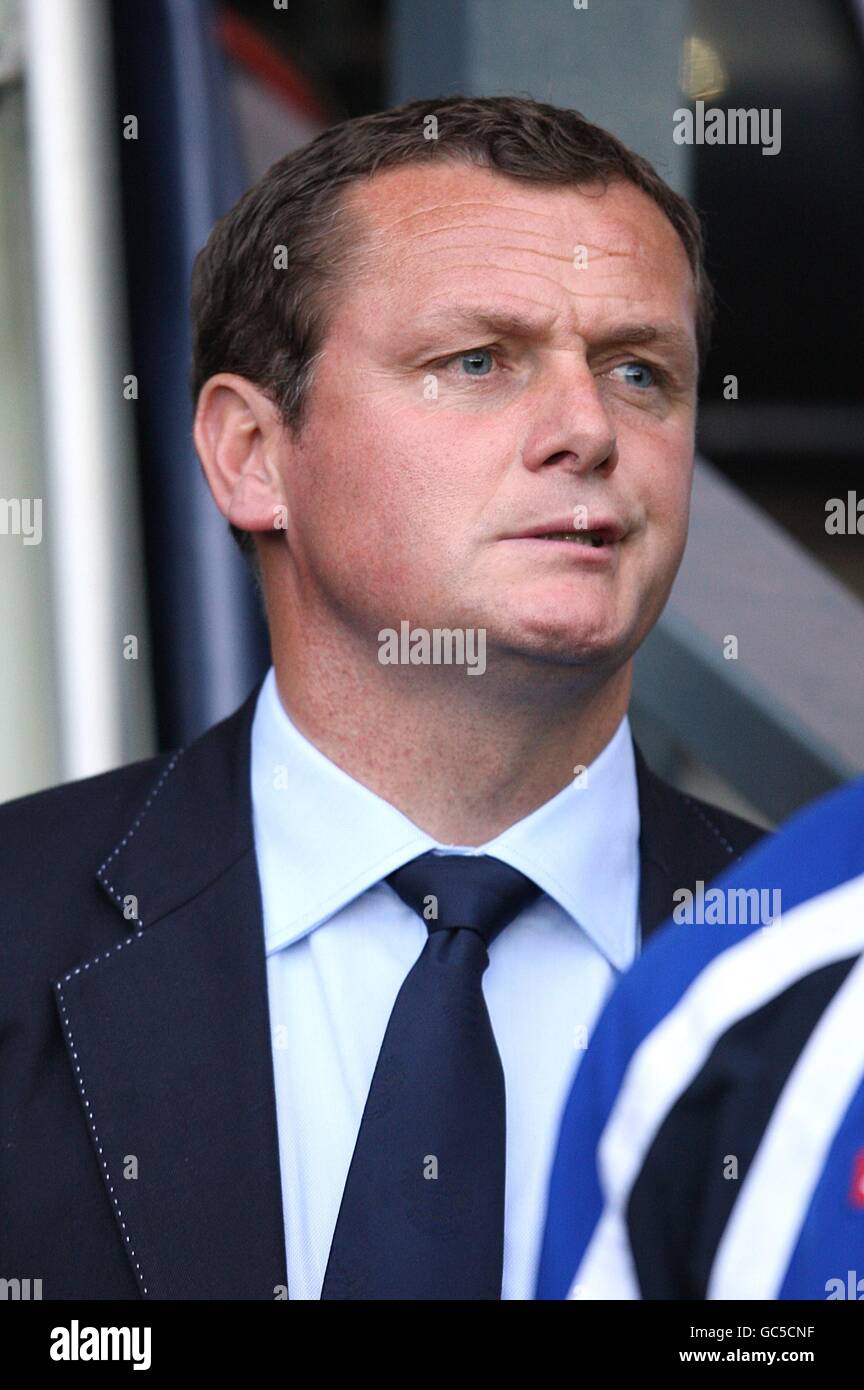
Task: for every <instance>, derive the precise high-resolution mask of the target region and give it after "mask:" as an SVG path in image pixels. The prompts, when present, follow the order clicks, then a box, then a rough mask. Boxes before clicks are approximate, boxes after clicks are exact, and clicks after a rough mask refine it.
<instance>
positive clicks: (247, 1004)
mask: <svg viewBox="0 0 864 1390" xmlns="http://www.w3.org/2000/svg"><path fill="white" fill-rule="evenodd" d="M258 689H259V687H258V686H256V688H255V689H254V690H253V691H252V693H251V694H250V696H249V697H248V699H247V700H246V702H245V703H244V704H243V705H242V706H241V707H240V709H239V710H237V711H236V712H235V713H234V714H232V715H231V716H230V717H229V718H228V719H226V720H223V721H222V722H221V723H220V724H217V725H215V726H214V727H213V728H212V729H209V730H208V731H207V732H206V733H205V734H204V735H203V736H202V737H201V738H199V739H197V740H196V741H195V742H194V743H192V744H191V745H189V747H188V748H186V749H184V750H181V751H180V752H176V753H172V754H162V755H160V756H158V757H156V758H151V759H148V760H147V761H144V762H139V763H135V764H133V765H131V766H129V767H124V768H120V769H119V770H117V771H114V772H109V773H106V774H104V775H102V776H99V777H92V778H88V779H86V780H84V781H80V782H74V783H70V784H68V785H66V786H61V787H57V788H54V789H53V790H50V791H46V792H40V793H38V794H36V795H34V796H28V797H24V798H22V799H20V800H18V801H14V802H10V803H8V804H7V805H6V806H4V807H0V901H2V921H0V1277H3V1278H6V1279H22V1280H23V1279H28V1278H29V1279H31V1280H32V1279H41V1280H42V1294H43V1298H45V1299H71V1298H87V1299H126V1298H129V1299H134V1298H139V1297H144V1298H163V1299H164V1298H168V1299H219V1298H227V1299H273V1298H274V1297H276V1296H278V1291H279V1290H280V1289H281V1290H284V1287H285V1285H286V1265H285V1236H284V1229H283V1215H282V1197H281V1188H280V1174H279V1151H278V1144H277V1127H276V1101H275V1089H274V1080H273V1069H272V1054H271V1038H270V1025H269V1012H268V1000H267V978H266V964H265V954H264V932H263V923H262V908H261V897H260V891H259V884H258V873H257V867H256V858H255V847H254V839H253V829H252V808H251V794H250V786H249V761H250V732H251V724H252V716H253V713H254V708H255V700H256V698H257V695H258ZM636 766H637V777H638V787H639V804H640V814H641V820H642V832H641V841H640V860H641V884H640V912H641V919H642V928H643V937H644V936H646V935H648V934H650V932H651V931H653V930H654V928H655V927H657V926H658V925H659V924H660V923H661V922H662V921H663V920H664V919H665V918H666V917H668V916H669V913H670V911H671V908H672V905H673V904H672V893H673V892H674V890H675V889H677V888H682V887H691V888H692V887H693V886H694V885H695V882H696V880H698V879H702V880H704V881H705V882H707V881H709V880H710V879H711V878H713V877H714V876H715V875H716V874H717V873H719V872H720V871H721V870H722V869H724V868H726V867H727V866H728V865H729V864H730V863H731V862H732V861H733V859H736V858H738V857H740V855H741V854H742V853H743V852H744V851H745V850H746V849H747V848H748V846H750V845H751V844H752V843H753V842H754V841H755V840H757V839H758V838H759V837H760V835H761V834H762V831H761V830H760V829H758V828H757V827H756V826H754V825H751V824H749V823H748V822H746V821H743V820H740V819H739V818H737V817H734V816H731V815H728V814H726V813H725V812H723V811H720V810H718V809H716V808H715V807H712V806H708V805H706V804H705V803H703V802H699V801H696V800H694V799H693V798H690V797H687V796H684V795H682V794H681V793H680V792H678V791H675V790H674V789H673V788H672V787H670V786H668V785H667V784H666V783H665V782H663V781H661V780H660V779H659V778H658V777H656V776H655V775H654V774H653V773H652V772H651V771H650V770H649V768H648V767H647V766H646V764H645V761H644V758H643V757H642V755H641V753H640V752H639V750H638V749H637V751H636ZM282 1296H284V1293H283V1295H282Z"/></svg>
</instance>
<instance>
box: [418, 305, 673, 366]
mask: <svg viewBox="0 0 864 1390" xmlns="http://www.w3.org/2000/svg"><path fill="white" fill-rule="evenodd" d="M414 327H415V329H416V331H417V334H418V336H419V337H420V338H421V339H422V344H421V345H425V344H426V343H431V342H433V341H434V339H435V336H436V334H438V333H440V332H441V331H443V330H451V329H452V330H453V331H460V330H467V331H471V330H475V329H477V330H480V331H481V332H484V333H491V334H493V335H495V336H498V337H512V338H538V337H542V336H543V335H544V334H546V333H548V330H549V324H548V322H547V321H543V320H538V319H533V318H531V317H529V316H527V315H524V314H520V313H518V312H515V311H513V310H509V309H505V310H501V309H487V308H482V307H480V306H477V307H474V306H472V305H465V304H452V305H445V306H443V307H442V308H440V309H437V310H432V311H431V312H430V313H429V314H427V315H425V316H421V317H420V318H419V319H417V320H416V321H415V324H414ZM650 343H656V344H658V345H659V346H661V347H664V346H665V347H670V348H672V349H673V350H674V351H677V352H681V353H686V354H690V355H693V356H695V353H696V344H695V341H694V339H693V337H692V336H691V335H690V334H689V333H688V332H687V331H686V330H685V329H683V328H682V327H681V326H680V325H679V324H677V323H672V322H669V321H666V320H660V321H658V322H657V323H646V322H638V323H622V324H618V325H617V326H616V327H614V328H611V329H609V331H608V332H607V333H604V334H603V336H602V338H600V339H598V340H597V341H596V342H594V343H593V344H592V349H593V350H594V351H597V350H601V349H603V348H614V347H622V346H629V345H630V344H633V345H634V346H637V345H647V344H650Z"/></svg>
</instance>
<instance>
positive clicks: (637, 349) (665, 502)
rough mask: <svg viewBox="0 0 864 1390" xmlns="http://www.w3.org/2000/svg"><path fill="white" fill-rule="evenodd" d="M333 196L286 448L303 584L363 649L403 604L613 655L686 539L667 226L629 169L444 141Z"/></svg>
mask: <svg viewBox="0 0 864 1390" xmlns="http://www.w3.org/2000/svg"><path fill="white" fill-rule="evenodd" d="M350 201H351V203H352V206H353V207H354V209H355V211H356V212H357V213H358V214H359V217H360V222H361V232H362V243H361V264H360V267H359V271H356V272H354V273H352V276H351V277H350V279H349V283H348V287H347V289H346V290H345V291H344V292H343V294H342V297H341V299H340V300H339V302H338V306H337V308H336V309H335V310H334V312H333V313H332V315H331V317H330V320H329V328H328V332H327V336H326V339H325V344H324V353H323V356H322V358H321V360H320V361H319V363H318V365H317V374H316V377H315V381H314V385H313V387H312V395H311V400H310V410H309V416H308V423H307V425H306V427H305V429H304V431H303V434H302V435H301V438H300V443H299V447H297V448H296V449H295V450H294V451H293V452H292V453H290V455H288V456H286V461H285V475H284V481H285V490H286V497H287V502H288V527H287V540H288V545H289V554H290V564H291V566H292V568H293V570H294V575H295V584H296V586H297V590H298V594H299V597H300V602H301V607H302V606H303V603H304V598H305V600H307V601H308V602H310V603H312V604H314V605H316V606H318V607H319V610H320V605H321V604H322V603H323V604H324V606H325V608H326V609H327V610H328V611H329V612H330V613H331V614H333V615H338V619H339V621H340V622H343V623H348V624H350V625H351V627H352V628H353V629H354V630H355V631H356V632H358V633H362V634H363V635H364V636H368V638H369V640H370V641H372V642H375V647H376V650H377V633H378V631H379V629H381V628H383V627H396V628H398V626H399V623H400V621H402V620H403V619H407V620H408V621H409V622H410V623H411V625H412V627H425V628H432V627H448V628H457V627H473V628H485V630H486V642H487V654H488V655H487V660H488V662H489V664H490V667H491V664H492V662H493V661H494V659H495V653H496V650H497V651H498V652H499V653H500V652H502V651H507V652H509V653H510V654H511V655H513V654H522V655H525V656H529V657H531V658H532V659H536V658H538V657H539V658H541V659H546V660H551V661H554V662H557V663H560V662H564V663H568V664H580V665H585V664H587V665H590V666H594V667H597V668H598V669H600V670H603V669H607V668H608V669H614V668H615V667H617V666H618V665H620V664H621V662H622V661H624V660H626V659H627V658H628V657H629V656H630V655H631V654H632V652H633V651H634V650H635V649H636V647H637V646H638V645H639V642H640V641H641V640H642V638H643V637H644V636H645V634H646V633H647V631H648V630H649V628H650V627H651V625H652V624H653V623H654V621H655V620H656V618H657V617H658V615H659V613H660V611H661V609H662V607H663V604H664V603H665V601H666V598H667V595H668V592H669V589H670V587H671V584H672V581H673V578H674V576H675V572H676V570H677V568H678V564H679V561H680V559H681V554H682V551H683V548H684V543H685V539H686V528H687V516H688V505H689V496H690V483H691V474H692V464H693V430H694V407H695V385H696V347H695V337H694V316H695V307H696V304H695V291H694V286H693V279H692V275H691V272H690V268H689V264H688V261H687V256H686V253H685V251H684V249H683V246H682V245H681V243H680V241H679V239H678V237H677V235H676V233H675V231H674V229H673V228H672V226H671V225H670V224H669V223H668V222H667V220H666V219H665V217H664V216H663V214H662V213H661V212H660V210H659V208H657V207H656V205H655V204H654V203H653V202H652V201H651V200H650V199H649V198H648V197H647V196H646V195H644V194H643V193H641V192H640V191H639V190H638V189H636V188H635V187H633V186H632V185H630V184H627V183H623V182H616V183H614V184H612V185H610V186H609V188H608V189H607V191H605V192H603V190H602V189H601V188H600V187H592V188H591V189H588V190H586V189H579V190H574V189H570V188H558V187H552V188H548V187H541V186H537V185H531V184H523V183H520V182H517V181H516V180H513V179H509V178H507V177H506V176H502V175H500V174H498V173H493V172H489V171H487V170H483V169H477V168H471V167H468V166H463V165H459V164H452V165H450V164H448V165H441V166H437V167H432V166H431V165H429V164H423V165H412V166H407V167H404V168H400V169H394V170H387V171H385V172H383V173H381V174H378V175H376V176H375V177H374V178H372V179H371V180H369V181H368V182H366V183H364V184H362V185H359V186H356V187H355V188H354V189H353V190H352V191H351V194H350ZM562 532H571V533H575V534H576V535H579V533H580V532H581V533H582V539H581V540H573V539H571V540H564V539H555V538H554V535H555V533H558V534H559V535H560V533H562ZM526 533H534V534H533V535H526ZM586 533H589V534H587V535H586ZM591 533H593V540H592V538H591ZM550 535H551V536H552V537H553V538H551V539H550V538H548V537H549V536H550ZM586 541H587V543H585V542H586ZM597 541H599V542H602V543H601V544H596V543H595V542H597Z"/></svg>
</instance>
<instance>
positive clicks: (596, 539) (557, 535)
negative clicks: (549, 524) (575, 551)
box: [519, 531, 612, 550]
mask: <svg viewBox="0 0 864 1390" xmlns="http://www.w3.org/2000/svg"><path fill="white" fill-rule="evenodd" d="M519 539H520V540H531V539H533V540H541V541H568V542H569V543H570V544H571V545H590V546H591V547H592V548H593V549H594V550H599V549H600V548H601V547H603V546H605V545H610V544H612V542H611V541H609V540H608V538H607V537H606V536H605V535H604V534H603V532H602V531H546V532H545V533H544V534H543V535H542V536H534V537H525V536H520V537H519Z"/></svg>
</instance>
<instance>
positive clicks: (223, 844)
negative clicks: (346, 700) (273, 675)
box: [55, 687, 286, 1299]
mask: <svg viewBox="0 0 864 1390" xmlns="http://www.w3.org/2000/svg"><path fill="white" fill-rule="evenodd" d="M257 694H258V688H257V687H256V689H255V690H254V691H253V692H252V694H251V695H250V697H249V699H248V700H247V701H246V703H245V704H244V705H243V706H242V707H241V708H240V710H238V711H237V713H236V714H234V715H232V716H231V718H230V719H228V720H225V721H223V723H221V724H219V725H216V726H215V728H213V729H211V730H209V731H208V733H206V734H205V735H204V736H203V737H202V738H201V739H199V740H198V741H197V742H196V743H194V744H192V745H191V746H190V747H189V748H188V749H187V750H186V751H185V752H184V753H183V754H182V755H179V756H178V757H176V758H175V759H172V760H171V761H170V762H169V764H168V765H167V767H166V769H165V771H164V772H163V774H162V777H161V778H160V779H159V782H158V783H157V784H156V785H155V786H154V788H153V790H152V791H151V793H150V796H149V798H148V801H147V803H146V805H145V806H144V807H143V808H141V810H140V812H139V814H138V816H137V819H136V820H135V822H134V824H133V826H132V827H131V828H130V829H128V830H126V833H125V834H124V837H123V839H122V840H121V841H120V842H119V844H118V845H117V847H116V848H115V849H114V850H112V852H111V853H110V854H109V856H108V859H107V860H106V861H105V863H104V864H103V865H102V867H101V868H100V870H99V875H98V877H99V881H100V883H101V884H102V886H103V888H104V890H105V891H106V893H108V895H109V897H110V898H111V900H112V902H113V903H114V904H115V906H116V907H117V909H118V919H117V920H118V929H122V928H125V930H118V938H117V941H116V942H115V943H114V944H113V945H111V946H110V947H109V949H107V950H105V951H104V952H103V953H102V954H100V955H98V956H96V957H95V958H94V959H92V960H89V961H86V962H74V963H73V964H72V966H71V967H70V969H69V970H68V971H67V972H66V974H65V975H64V976H63V977H62V978H61V979H59V980H58V981H57V982H56V985H55V989H56V993H57V1002H58V1007H59V1010H60V1016H61V1020H62V1022H63V1028H64V1032H65V1036H66V1040H67V1045H68V1047H69V1050H70V1057H71V1059H72V1063H73V1066H74V1068H75V1074H76V1079H77V1081H78V1086H79V1092H80V1095H81V1099H82V1102H83V1105H84V1109H85V1114H86V1117H87V1121H88V1125H89V1127H90V1131H91V1135H92V1138H93V1141H94V1144H95V1145H96V1151H97V1155H98V1157H99V1161H100V1164H101V1167H102V1171H103V1176H104V1178H105V1180H106V1183H107V1186H108V1192H109V1196H110V1199H111V1202H112V1205H113V1208H114V1212H115V1216H116V1218H117V1221H118V1223H119V1225H120V1231H121V1235H122V1238H123V1241H124V1244H125V1247H126V1251H127V1255H128V1257H129V1259H130V1262H131V1264H132V1267H133V1270H134V1272H135V1275H136V1277H137V1279H138V1282H139V1287H140V1289H141V1291H142V1293H143V1294H144V1295H145V1296H147V1297H151V1298H172V1299H178V1298H189V1299H211V1298H217V1299H218V1298H225V1299H272V1298H273V1297H274V1291H275V1290H276V1289H277V1288H279V1287H280V1286H284V1285H285V1283H286V1271H285V1241H284V1228H283V1219H282V1197H281V1187H280V1174H279V1148H278V1135H277V1126H276V1103H275V1088H274V1081H273V1070H272V1054H271V1037H270V1022H269V1011H268V1003H267V980H266V960H265V954H264V937H263V925H262V911H261V898H260V890H259V884H258V874H257V866H256V860H255V850H254V840H253V832H252V811H251V796H250V789H249V749H250V732H251V722H252V715H253V713H254V705H255V699H256V698H257ZM123 829H124V830H125V827H123ZM124 905H125V908H126V912H127V913H130V914H132V915H133V917H137V919H138V920H132V921H124V917H123V915H122V913H123V909H124Z"/></svg>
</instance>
